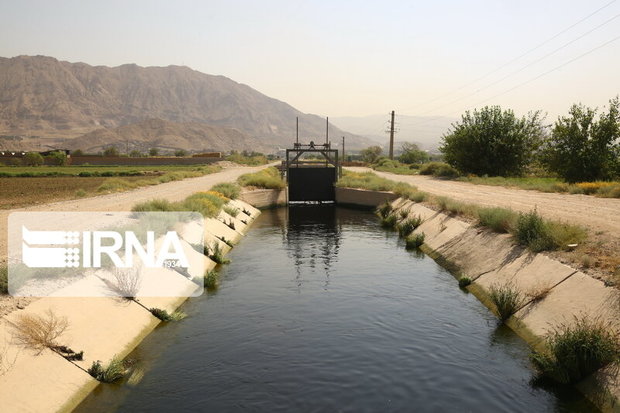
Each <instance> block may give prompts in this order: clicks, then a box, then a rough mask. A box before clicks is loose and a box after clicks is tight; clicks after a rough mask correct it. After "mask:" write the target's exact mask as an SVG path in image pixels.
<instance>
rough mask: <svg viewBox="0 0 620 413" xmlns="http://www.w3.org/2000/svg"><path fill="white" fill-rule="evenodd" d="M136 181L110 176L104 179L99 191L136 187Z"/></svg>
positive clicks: (116, 190) (124, 189)
mask: <svg viewBox="0 0 620 413" xmlns="http://www.w3.org/2000/svg"><path fill="white" fill-rule="evenodd" d="M136 187H137V185H136V184H135V183H134V182H130V181H128V180H126V179H121V178H110V179H106V180H105V181H103V183H102V184H101V185H99V187H98V188H97V192H121V191H127V190H129V189H134V188H136Z"/></svg>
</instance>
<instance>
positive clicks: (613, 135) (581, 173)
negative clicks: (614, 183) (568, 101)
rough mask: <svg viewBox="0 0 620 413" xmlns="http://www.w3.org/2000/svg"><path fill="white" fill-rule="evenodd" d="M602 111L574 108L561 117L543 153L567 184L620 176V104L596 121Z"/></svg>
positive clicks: (545, 161) (616, 102) (543, 159)
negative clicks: (597, 115)
mask: <svg viewBox="0 0 620 413" xmlns="http://www.w3.org/2000/svg"><path fill="white" fill-rule="evenodd" d="M597 112H598V109H590V108H588V107H585V106H583V105H581V104H579V105H573V106H572V107H571V108H570V110H569V111H568V113H569V116H564V117H559V118H558V120H557V121H556V122H555V125H554V127H553V131H552V133H551V136H550V137H549V138H548V139H547V140H546V141H545V143H544V146H543V148H542V151H541V162H542V164H543V165H544V166H546V167H547V169H549V171H551V172H555V173H557V174H558V175H560V176H561V177H562V178H564V180H566V181H567V182H571V183H573V182H579V181H596V180H608V179H612V178H614V177H616V176H619V175H620V142H619V139H620V102H619V100H618V97H616V98H615V99H612V100H610V101H609V111H608V112H607V113H601V115H600V116H599V118H598V120H596V119H595V117H596V114H597Z"/></svg>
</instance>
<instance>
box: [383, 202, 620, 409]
mask: <svg viewBox="0 0 620 413" xmlns="http://www.w3.org/2000/svg"><path fill="white" fill-rule="evenodd" d="M392 206H393V208H394V209H395V210H408V211H409V215H410V216H414V215H417V216H420V217H421V218H422V219H423V222H422V224H421V225H420V226H419V227H418V228H416V230H415V231H414V233H418V234H422V233H423V234H424V245H423V250H424V251H425V252H427V253H428V254H429V255H430V256H431V257H433V258H434V259H435V260H437V261H438V262H439V263H440V264H442V265H443V266H445V267H447V268H448V269H450V270H451V271H452V272H453V274H454V275H455V277H457V278H459V277H461V276H467V277H469V278H470V279H471V280H472V284H471V285H470V286H469V287H467V288H468V290H469V291H470V292H472V293H473V294H475V295H476V296H477V297H478V298H479V299H480V301H482V303H484V304H485V305H486V306H487V307H489V308H491V309H493V307H494V306H493V304H492V303H491V301H490V299H489V292H490V289H491V287H502V286H511V288H514V289H516V290H517V291H519V292H520V293H521V294H522V296H524V297H526V299H525V301H524V303H522V305H521V307H520V309H519V310H518V311H517V312H516V313H515V314H514V315H513V316H512V317H510V318H509V319H508V321H507V323H508V325H509V326H510V327H511V328H513V329H514V330H515V331H516V332H517V333H518V334H519V335H520V336H522V337H523V338H524V339H525V340H526V341H528V343H529V344H530V345H531V346H532V347H534V348H540V346H541V344H542V341H543V339H544V337H545V336H546V335H547V334H548V333H549V331H551V330H552V329H553V328H555V327H558V326H560V325H561V324H567V323H568V324H570V323H574V322H575V320H576V319H577V318H579V317H583V316H587V317H588V318H592V319H599V320H602V321H603V322H606V323H608V324H610V325H612V326H614V327H615V328H620V322H619V321H618V320H620V317H619V316H620V311H619V310H620V308H619V304H620V294H619V292H618V290H617V289H616V288H613V287H609V286H606V285H605V284H604V283H603V282H602V281H600V280H597V279H594V278H592V277H590V276H588V275H586V274H584V273H582V272H580V271H578V270H575V269H574V268H571V267H569V266H567V265H565V264H562V263H560V262H558V261H555V260H553V259H551V258H549V257H547V256H545V255H543V254H535V253H532V252H530V251H529V250H527V249H526V248H524V247H523V246H520V245H518V244H517V243H516V242H515V241H514V240H513V238H512V236H511V235H509V234H498V233H495V232H492V231H490V230H487V229H483V228H480V227H477V226H475V225H472V224H470V223H467V222H464V221H461V220H459V219H456V218H455V217H452V216H450V215H449V214H446V213H444V212H437V211H434V210H432V209H430V208H427V207H425V206H423V205H421V204H418V203H414V202H412V201H409V200H404V199H400V198H399V199H397V200H396V201H393V202H392ZM603 370H604V371H600V372H598V373H596V374H594V375H593V376H592V377H590V378H588V379H586V380H585V381H583V382H582V383H580V384H579V385H578V388H579V389H580V390H582V391H583V392H584V393H585V394H586V396H587V397H588V398H590V399H591V400H592V401H593V402H594V403H596V404H597V405H598V406H599V407H601V408H602V409H603V410H614V411H617V410H618V409H619V408H620V407H619V405H618V400H620V374H619V373H618V370H617V369H613V368H608V369H603Z"/></svg>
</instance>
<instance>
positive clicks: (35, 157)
mask: <svg viewBox="0 0 620 413" xmlns="http://www.w3.org/2000/svg"><path fill="white" fill-rule="evenodd" d="M24 165H26V166H41V165H43V157H42V156H41V154H40V153H39V152H28V153H27V154H26V155H24Z"/></svg>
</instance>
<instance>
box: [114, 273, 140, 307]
mask: <svg viewBox="0 0 620 413" xmlns="http://www.w3.org/2000/svg"><path fill="white" fill-rule="evenodd" d="M113 275H114V281H112V283H110V284H109V285H108V287H109V288H110V290H112V292H114V293H115V294H116V295H118V296H119V297H124V298H127V299H130V300H133V299H134V298H135V296H136V294H138V291H139V290H140V281H141V280H140V270H139V269H138V268H115V269H114V272H113Z"/></svg>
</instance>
